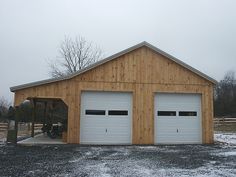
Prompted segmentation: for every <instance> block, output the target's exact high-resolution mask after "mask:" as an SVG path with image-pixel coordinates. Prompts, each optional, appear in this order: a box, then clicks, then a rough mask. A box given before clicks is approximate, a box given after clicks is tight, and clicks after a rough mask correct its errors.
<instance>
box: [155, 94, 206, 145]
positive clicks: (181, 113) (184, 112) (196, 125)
mask: <svg viewBox="0 0 236 177" xmlns="http://www.w3.org/2000/svg"><path fill="white" fill-rule="evenodd" d="M158 111H169V114H164V116H163V115H162V114H158ZM171 112H176V113H175V114H171ZM167 115H168V116H167ZM154 116H155V140H154V141H155V143H157V144H163V143H168V144H178V143H201V141H202V140H201V96H200V95H198V94H166V93H160V94H156V95H155V115H154Z"/></svg>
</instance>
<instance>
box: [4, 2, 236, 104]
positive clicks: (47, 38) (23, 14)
mask: <svg viewBox="0 0 236 177" xmlns="http://www.w3.org/2000/svg"><path fill="white" fill-rule="evenodd" d="M98 2H99V3H98ZM235 9H236V1H235V0H224V1H222V0H195V1H194V0H191V1H190V0H175V1H174V0H163V1H158V0H145V1H144V0H143V1H138V0H117V1H115V0H114V1H111V0H100V1H96V0H93V1H92V0H84V1H79V0H74V1H73V0H63V1H62V0H40V1H32V0H20V1H19V0H15V1H11V0H0V97H1V96H4V97H5V98H7V99H8V100H10V101H12V100H13V96H12V94H11V92H10V91H9V87H10V86H15V85H19V84H24V83H28V82H32V81H38V80H42V79H47V78H49V74H48V72H49V68H48V63H47V59H49V58H55V57H56V56H57V55H58V54H57V53H58V46H59V44H60V42H61V41H62V40H63V39H64V36H65V35H66V36H70V37H72V38H73V37H75V36H78V35H80V36H83V37H84V38H86V39H87V40H89V41H93V42H94V43H96V44H97V45H98V46H100V48H102V49H103V51H104V53H105V56H109V55H111V54H114V53H116V52H119V51H121V50H123V49H126V48H128V47H130V46H132V45H135V44H137V43H140V42H142V41H147V42H149V43H151V44H153V45H155V46H156V47H158V48H160V49H161V50H164V51H165V52H167V53H169V54H171V55H173V56H175V57H177V58H179V59H180V60H182V61H183V62H186V63H187V64H189V65H191V66H193V67H195V68H196V69H198V70H200V71H202V72H204V73H205V74H207V75H209V76H211V77H213V78H215V79H216V80H220V79H222V77H223V76H224V74H225V72H227V71H228V70H236V10H235Z"/></svg>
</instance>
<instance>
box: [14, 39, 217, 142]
mask: <svg viewBox="0 0 236 177" xmlns="http://www.w3.org/2000/svg"><path fill="white" fill-rule="evenodd" d="M215 84H216V81H215V80H214V79H212V78H210V77H209V76H207V75H205V74H203V73H201V72H200V71H198V70H196V69H194V68H192V67H191V66H189V65H187V64H185V63H183V62H182V61H180V60H178V59H176V58H175V57H173V56H171V55H169V54H167V53H165V52H163V51H161V50H160V49H158V48H156V47H154V46H152V45H151V44H149V43H147V42H142V43H140V44H137V45H135V46H133V47H130V48H128V49H126V50H124V51H121V52H119V53H117V54H115V55H112V56H110V57H108V58H106V59H104V60H101V61H98V62H97V63H95V64H92V65H90V66H88V67H86V68H84V69H82V70H80V71H78V72H76V73H75V74H72V75H69V76H66V77H62V78H56V79H49V80H43V81H38V82H34V83H29V84H24V85H19V86H15V87H11V91H12V92H14V93H15V98H14V99H15V100H14V103H15V106H17V105H19V104H20V103H22V102H23V101H24V100H26V99H31V100H37V99H41V100H44V99H45V100H50V99H51V100H59V99H60V100H62V101H63V102H64V103H65V104H66V105H67V106H68V126H67V143H78V144H195V143H196V144H202V143H203V144H207V143H213V87H214V85H215Z"/></svg>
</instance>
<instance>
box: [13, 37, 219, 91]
mask: <svg viewBox="0 0 236 177" xmlns="http://www.w3.org/2000/svg"><path fill="white" fill-rule="evenodd" d="M144 46H145V47H148V48H150V49H152V50H153V51H155V52H157V53H159V54H161V55H163V56H165V57H167V58H169V59H170V60H172V61H174V62H175V63H177V64H179V65H181V66H183V67H184V68H187V69H188V70H190V71H192V72H193V73H195V74H197V75H199V76H200V77H202V78H204V79H206V80H208V81H210V82H211V83H213V84H216V83H217V81H216V80H215V79H213V78H211V77H209V76H207V75H206V74H204V73H202V72H200V71H199V70H197V69H195V68H193V67H191V66H189V65H188V64H186V63H184V62H182V61H181V60H179V59H177V58H175V57H173V56H171V55H170V54H168V53H166V52H164V51H162V50H160V49H158V48H157V47H155V46H153V45H151V44H149V43H148V42H146V41H144V42H141V43H139V44H137V45H134V46H132V47H129V48H127V49H125V50H123V51H121V52H118V53H116V54H114V55H111V56H110V57H107V58H105V59H103V60H100V61H98V62H96V63H93V64H92V65H89V66H87V67H85V68H83V69H81V70H79V71H77V72H75V73H73V74H70V75H68V76H64V77H59V78H52V79H46V80H41V81H37V82H31V83H27V84H23V85H18V86H14V87H11V88H10V90H11V91H12V92H15V91H17V90H22V89H25V88H29V87H34V86H39V85H44V84H49V83H53V82H58V81H63V80H68V79H71V78H73V77H75V76H78V75H80V74H82V73H84V72H86V71H89V70H91V69H93V68H95V67H97V66H100V65H102V64H104V63H106V62H108V61H111V60H113V59H115V58H118V57H120V56H122V55H124V54H127V53H129V52H131V51H133V50H135V49H138V48H140V47H144Z"/></svg>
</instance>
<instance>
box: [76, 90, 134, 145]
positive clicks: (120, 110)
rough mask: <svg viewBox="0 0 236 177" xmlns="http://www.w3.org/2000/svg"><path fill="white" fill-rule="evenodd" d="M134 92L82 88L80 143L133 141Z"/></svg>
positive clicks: (128, 142) (126, 142)
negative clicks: (96, 90)
mask: <svg viewBox="0 0 236 177" xmlns="http://www.w3.org/2000/svg"><path fill="white" fill-rule="evenodd" d="M131 110H132V94H131V93H120V92H82V95H81V113H80V115H81V118H80V143H81V144H131V132H132V129H131V118H132V111H131Z"/></svg>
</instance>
